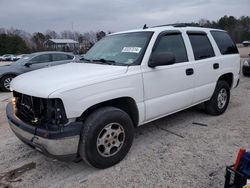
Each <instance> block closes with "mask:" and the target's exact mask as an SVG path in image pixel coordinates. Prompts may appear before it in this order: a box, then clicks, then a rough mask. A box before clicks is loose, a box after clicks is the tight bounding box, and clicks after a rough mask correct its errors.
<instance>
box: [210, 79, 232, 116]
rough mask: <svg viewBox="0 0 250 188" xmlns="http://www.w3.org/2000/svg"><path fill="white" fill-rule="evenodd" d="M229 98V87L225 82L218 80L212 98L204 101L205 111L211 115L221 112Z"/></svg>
mask: <svg viewBox="0 0 250 188" xmlns="http://www.w3.org/2000/svg"><path fill="white" fill-rule="evenodd" d="M229 100H230V88H229V85H228V83H227V82H225V81H223V80H219V81H218V83H217V85H216V88H215V91H214V94H213V96H212V98H211V99H210V100H209V101H207V102H206V103H205V109H206V112H207V113H209V114H211V115H220V114H223V113H224V112H225V111H226V109H227V106H228V103H229Z"/></svg>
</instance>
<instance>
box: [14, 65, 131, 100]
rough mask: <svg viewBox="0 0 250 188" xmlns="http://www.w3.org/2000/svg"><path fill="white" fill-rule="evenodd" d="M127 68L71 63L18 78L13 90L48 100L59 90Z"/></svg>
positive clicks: (117, 72)
mask: <svg viewBox="0 0 250 188" xmlns="http://www.w3.org/2000/svg"><path fill="white" fill-rule="evenodd" d="M127 69H128V67H127V66H112V65H100V64H90V63H69V64H64V65H59V66H55V67H49V68H44V69H40V70H36V71H32V72H28V73H25V74H22V75H20V76H17V77H16V78H15V79H13V81H12V82H11V89H12V90H14V91H17V92H19V93H24V94H27V95H31V96H36V97H42V98H47V97H49V95H50V94H52V93H54V92H55V91H57V90H60V91H68V90H70V89H74V88H79V87H83V86H86V85H89V84H94V83H98V82H101V81H104V80H106V79H108V78H110V77H112V76H115V75H119V74H124V73H126V71H127Z"/></svg>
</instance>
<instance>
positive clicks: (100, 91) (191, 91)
mask: <svg viewBox="0 0 250 188" xmlns="http://www.w3.org/2000/svg"><path fill="white" fill-rule="evenodd" d="M166 30H179V31H180V32H182V36H183V39H184V42H185V46H186V48H187V55H188V59H189V61H188V62H184V63H177V64H173V65H168V66H161V67H156V68H150V67H148V61H149V58H150V55H151V51H152V47H153V45H154V43H155V40H156V38H157V36H158V35H159V33H161V32H162V31H166ZM187 30H197V31H204V32H207V34H208V37H209V39H210V41H211V44H212V46H213V48H214V51H215V55H216V56H215V57H213V58H208V59H204V60H199V61H195V60H194V56H193V51H192V48H191V45H190V41H189V38H188V36H187V34H186V31H187ZM135 31H141V32H143V31H152V32H154V34H153V36H152V38H151V41H150V42H149V44H148V47H147V49H146V52H145V54H144V57H143V59H142V63H141V65H138V66H130V67H126V66H111V65H97V64H76V63H70V64H65V65H61V66H56V67H52V68H46V69H41V70H37V71H34V72H30V73H26V74H23V75H21V76H18V77H17V78H15V79H14V80H13V82H12V83H11V87H12V89H14V90H15V91H18V92H21V93H24V94H28V95H32V96H37V97H43V98H61V99H62V101H63V103H64V106H65V109H66V114H67V117H68V118H77V117H79V116H80V115H81V114H82V113H83V112H84V111H85V110H86V109H88V108H89V107H91V106H93V105H95V104H98V103H100V102H104V101H107V100H111V99H115V98H119V97H131V98H132V99H134V101H135V102H136V104H137V108H138V111H139V125H141V124H144V123H146V122H150V121H152V120H155V119H158V118H160V117H163V116H165V115H169V114H171V113H174V112H177V111H180V110H183V109H185V108H188V107H191V106H193V105H196V104H198V103H200V102H204V101H206V100H209V98H211V96H212V94H213V92H214V89H215V85H216V82H217V80H218V78H219V77H220V76H221V75H222V74H225V73H232V74H233V75H234V80H233V87H234V86H236V83H237V80H238V78H239V70H240V57H239V55H238V54H234V55H224V56H222V55H221V54H220V52H219V50H218V47H217V46H216V44H215V41H214V40H213V38H212V37H211V35H210V33H209V31H210V30H209V29H206V28H196V27H192V28H190V27H183V28H175V27H158V28H149V29H146V30H134V31H127V33H129V32H135ZM121 33H124V32H121ZM112 35H113V34H112ZM140 50H141V49H132V48H131V47H126V48H125V49H123V50H122V51H123V52H131V53H139V52H140ZM214 63H219V65H220V68H219V69H216V70H214V69H213V64H214ZM188 68H193V69H194V74H193V75H190V76H187V75H186V73H185V71H186V69H188Z"/></svg>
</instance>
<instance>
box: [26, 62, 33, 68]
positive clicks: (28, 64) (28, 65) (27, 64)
mask: <svg viewBox="0 0 250 188" xmlns="http://www.w3.org/2000/svg"><path fill="white" fill-rule="evenodd" d="M30 65H32V63H31V62H28V63H25V64H24V66H25V67H30Z"/></svg>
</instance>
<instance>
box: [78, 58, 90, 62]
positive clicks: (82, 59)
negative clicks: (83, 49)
mask: <svg viewBox="0 0 250 188" xmlns="http://www.w3.org/2000/svg"><path fill="white" fill-rule="evenodd" d="M80 61H87V62H91V60H90V59H85V58H84V57H82V58H81V59H80Z"/></svg>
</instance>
